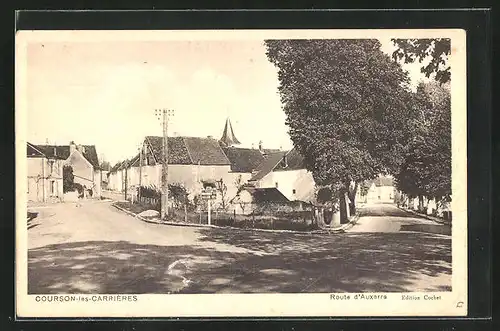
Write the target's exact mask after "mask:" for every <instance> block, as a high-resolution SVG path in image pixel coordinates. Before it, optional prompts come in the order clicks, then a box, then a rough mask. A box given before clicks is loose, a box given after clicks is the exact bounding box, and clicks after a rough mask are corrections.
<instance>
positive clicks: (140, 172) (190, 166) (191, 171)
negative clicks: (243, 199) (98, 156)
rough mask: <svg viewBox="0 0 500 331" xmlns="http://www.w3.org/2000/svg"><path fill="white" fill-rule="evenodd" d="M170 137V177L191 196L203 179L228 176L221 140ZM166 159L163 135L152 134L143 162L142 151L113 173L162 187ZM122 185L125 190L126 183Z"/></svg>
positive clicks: (146, 142)
mask: <svg viewBox="0 0 500 331" xmlns="http://www.w3.org/2000/svg"><path fill="white" fill-rule="evenodd" d="M167 141H168V181H169V183H170V184H180V185H182V186H184V187H185V188H186V190H187V191H188V192H189V194H190V198H193V197H194V196H195V195H197V194H199V193H200V192H201V190H202V188H203V185H202V182H204V181H215V180H219V179H221V178H225V177H226V175H227V174H228V173H229V172H230V170H231V163H230V161H229V160H228V158H227V157H226V155H225V154H224V152H223V151H222V148H221V147H220V146H219V143H218V141H217V140H216V139H214V138H212V137H207V138H201V137H168V140H167ZM162 163H163V138H162V137H155V136H148V137H146V138H145V140H144V144H143V150H142V166H141V155H140V154H138V155H136V156H135V157H134V158H132V159H131V160H130V161H129V162H128V164H127V166H125V165H122V167H119V168H118V169H117V171H116V172H114V171H113V169H112V171H111V176H117V177H119V178H126V179H127V182H126V184H127V185H128V187H137V186H139V184H140V185H142V186H154V187H156V188H158V189H160V188H161V176H162ZM125 172H126V177H125ZM115 173H116V174H115ZM111 182H113V180H112V179H110V183H111ZM117 182H118V181H117ZM121 188H122V190H124V185H123V184H122V187H121Z"/></svg>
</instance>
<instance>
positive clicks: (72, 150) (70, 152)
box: [69, 141, 76, 154]
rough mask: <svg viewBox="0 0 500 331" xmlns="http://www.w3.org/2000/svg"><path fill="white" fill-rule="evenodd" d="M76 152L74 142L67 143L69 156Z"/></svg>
mask: <svg viewBox="0 0 500 331" xmlns="http://www.w3.org/2000/svg"><path fill="white" fill-rule="evenodd" d="M74 151H76V145H75V142H74V141H70V143H69V154H73V152H74Z"/></svg>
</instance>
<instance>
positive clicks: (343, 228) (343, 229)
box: [331, 211, 360, 233]
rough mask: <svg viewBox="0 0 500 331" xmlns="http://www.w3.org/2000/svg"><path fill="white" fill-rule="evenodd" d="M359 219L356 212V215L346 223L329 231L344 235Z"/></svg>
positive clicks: (358, 214)
mask: <svg viewBox="0 0 500 331" xmlns="http://www.w3.org/2000/svg"><path fill="white" fill-rule="evenodd" d="M359 217H360V213H359V211H358V212H356V214H355V215H354V216H352V217H351V220H350V221H349V222H348V223H346V224H344V225H341V226H339V227H336V228H333V229H331V231H337V232H342V233H344V232H346V231H347V230H349V229H350V228H352V227H353V226H354V225H356V223H358V220H359Z"/></svg>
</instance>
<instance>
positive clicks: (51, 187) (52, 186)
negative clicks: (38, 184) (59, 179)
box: [50, 180, 56, 195]
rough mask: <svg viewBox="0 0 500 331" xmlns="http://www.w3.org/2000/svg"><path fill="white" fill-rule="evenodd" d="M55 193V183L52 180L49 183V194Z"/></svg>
mask: <svg viewBox="0 0 500 331" xmlns="http://www.w3.org/2000/svg"><path fill="white" fill-rule="evenodd" d="M55 192H56V182H55V181H54V180H53V181H51V182H50V194H52V195H54V193H55Z"/></svg>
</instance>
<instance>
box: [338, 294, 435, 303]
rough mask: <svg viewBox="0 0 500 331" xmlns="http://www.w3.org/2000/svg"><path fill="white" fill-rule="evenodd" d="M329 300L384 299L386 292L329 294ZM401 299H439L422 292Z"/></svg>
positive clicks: (404, 295) (403, 296)
mask: <svg viewBox="0 0 500 331" xmlns="http://www.w3.org/2000/svg"><path fill="white" fill-rule="evenodd" d="M330 299H331V300H339V301H342V300H351V299H354V300H386V299H387V295H386V294H354V295H353V294H330ZM401 300H414V301H418V300H441V296H440V295H435V294H424V295H413V294H412V295H409V294H402V295H401Z"/></svg>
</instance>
